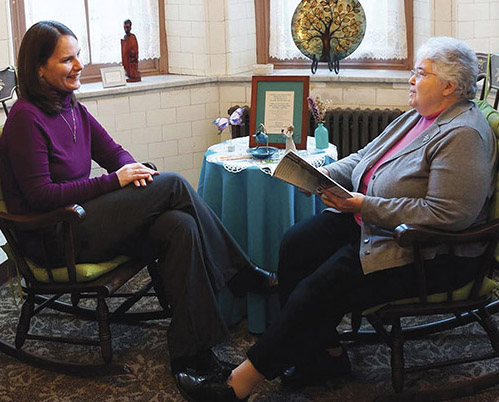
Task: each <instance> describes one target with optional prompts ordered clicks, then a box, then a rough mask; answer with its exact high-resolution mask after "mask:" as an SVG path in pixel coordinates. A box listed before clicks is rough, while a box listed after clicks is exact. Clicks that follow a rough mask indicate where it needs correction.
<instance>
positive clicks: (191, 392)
mask: <svg viewBox="0 0 499 402" xmlns="http://www.w3.org/2000/svg"><path fill="white" fill-rule="evenodd" d="M230 374H231V370H229V369H223V370H220V371H219V372H218V373H214V374H212V375H207V376H206V375H205V376H203V375H193V374H188V373H178V374H176V375H175V381H176V383H177V388H178V390H179V391H180V393H181V394H182V396H183V397H184V398H185V399H187V401H189V402H239V401H247V400H248V398H244V399H239V398H238V397H237V396H236V394H235V393H234V390H233V389H232V387H231V386H230V385H228V384H227V379H228V378H229V376H230Z"/></svg>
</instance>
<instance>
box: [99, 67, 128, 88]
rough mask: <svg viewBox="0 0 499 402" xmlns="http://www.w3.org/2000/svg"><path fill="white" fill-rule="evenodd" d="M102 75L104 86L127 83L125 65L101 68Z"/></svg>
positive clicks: (116, 85) (119, 85)
mask: <svg viewBox="0 0 499 402" xmlns="http://www.w3.org/2000/svg"><path fill="white" fill-rule="evenodd" d="M100 75H101V77H102V86H103V87H104V88H109V87H121V86H124V85H126V77H125V69H124V68H123V66H116V67H106V68H101V69H100Z"/></svg>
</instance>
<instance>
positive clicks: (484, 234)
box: [393, 219, 499, 247]
mask: <svg viewBox="0 0 499 402" xmlns="http://www.w3.org/2000/svg"><path fill="white" fill-rule="evenodd" d="M498 234H499V219H494V220H493V221H490V222H487V223H484V224H483V225H478V226H475V227H472V228H469V229H465V230H462V231H458V232H449V231H445V230H439V229H432V228H429V227H427V226H423V225H408V224H405V223H403V224H401V225H399V226H397V227H396V228H395V229H394V231H393V237H394V238H395V240H396V241H397V243H398V244H399V245H400V246H402V247H408V246H411V245H414V244H416V243H419V244H432V243H447V244H449V243H454V244H458V243H470V242H476V241H482V240H488V239H491V238H493V237H497V236H498Z"/></svg>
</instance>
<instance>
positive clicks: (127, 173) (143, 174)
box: [116, 162, 159, 187]
mask: <svg viewBox="0 0 499 402" xmlns="http://www.w3.org/2000/svg"><path fill="white" fill-rule="evenodd" d="M116 174H117V176H118V180H119V181H120V186H121V187H125V186H127V185H128V184H130V183H132V182H133V184H134V185H135V187H145V186H147V183H150V182H152V181H153V176H156V175H157V174H159V172H157V171H156V170H154V169H151V168H148V167H147V166H145V165H143V164H142V163H139V162H136V163H129V164H127V165H124V166H122V167H121V168H120V169H119V170H117V171H116Z"/></svg>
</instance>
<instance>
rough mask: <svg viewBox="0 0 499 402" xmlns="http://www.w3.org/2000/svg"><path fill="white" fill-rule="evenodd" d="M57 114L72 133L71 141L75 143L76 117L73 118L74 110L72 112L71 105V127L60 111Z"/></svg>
mask: <svg viewBox="0 0 499 402" xmlns="http://www.w3.org/2000/svg"><path fill="white" fill-rule="evenodd" d="M59 116H61V117H62V120H64V122H65V123H66V124H67V125H68V127H69V130H70V131H71V133H72V134H73V142H74V143H75V144H76V119H75V112H74V109H73V106H71V116H72V117H73V128H71V126H70V125H69V123H68V121H67V120H66V118H65V117H64V116H63V115H62V113H59Z"/></svg>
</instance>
